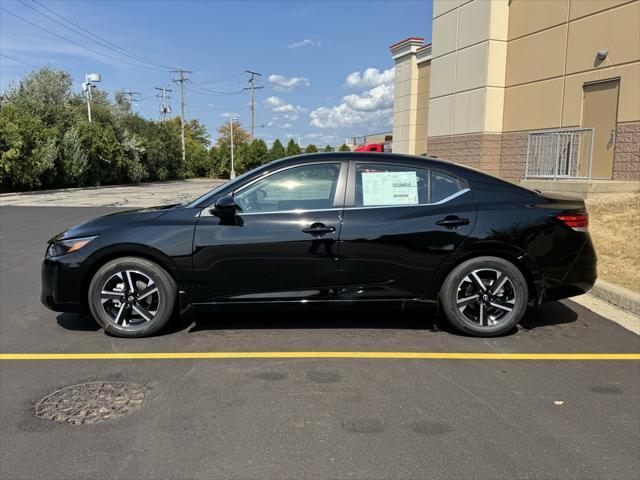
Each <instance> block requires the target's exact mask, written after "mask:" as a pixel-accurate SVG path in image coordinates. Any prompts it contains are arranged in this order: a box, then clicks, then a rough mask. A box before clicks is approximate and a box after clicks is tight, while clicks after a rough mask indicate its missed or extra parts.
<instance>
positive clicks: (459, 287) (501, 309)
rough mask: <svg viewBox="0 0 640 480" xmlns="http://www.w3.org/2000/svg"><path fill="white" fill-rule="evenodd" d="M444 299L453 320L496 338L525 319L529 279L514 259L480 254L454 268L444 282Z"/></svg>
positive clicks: (466, 330) (461, 326)
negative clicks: (480, 255) (515, 263)
mask: <svg viewBox="0 0 640 480" xmlns="http://www.w3.org/2000/svg"><path fill="white" fill-rule="evenodd" d="M440 301H441V304H442V308H443V310H444V312H445V314H446V316H447V318H448V320H449V322H450V323H451V324H452V325H453V326H454V327H455V328H456V329H457V330H459V331H461V332H464V333H467V334H469V335H473V336H477V337H494V336H497V335H501V334H504V333H506V332H508V331H510V330H512V329H513V328H514V327H515V326H516V325H517V324H518V323H519V322H520V320H522V317H523V316H524V314H525V312H526V310H527V304H528V302H529V292H528V288H527V282H526V280H525V278H524V276H523V275H522V272H520V270H519V269H518V267H516V266H515V265H514V264H512V263H511V262H509V261H507V260H504V259H503V258H498V257H476V258H472V259H470V260H467V261H465V262H463V263H461V264H460V265H458V266H457V267H456V268H454V269H453V270H452V271H451V272H450V273H449V275H448V276H447V278H446V279H445V281H444V282H443V284H442V288H441V290H440Z"/></svg>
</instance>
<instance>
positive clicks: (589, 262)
mask: <svg viewBox="0 0 640 480" xmlns="http://www.w3.org/2000/svg"><path fill="white" fill-rule="evenodd" d="M597 265H598V258H597V255H596V251H595V249H594V248H593V243H591V238H589V237H588V236H587V241H586V243H585V245H584V247H583V248H582V250H581V251H580V253H579V254H578V256H577V257H576V259H575V261H574V262H573V265H572V266H571V269H570V270H569V271H568V272H567V274H566V276H565V278H564V280H563V282H562V283H561V284H560V285H553V286H549V287H547V288H546V289H545V294H544V300H545V301H551V300H561V299H563V298H568V297H574V296H576V295H582V294H584V293H587V292H588V291H589V290H591V287H593V285H594V283H596V279H597V278H598V268H597Z"/></svg>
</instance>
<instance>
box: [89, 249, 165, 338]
mask: <svg viewBox="0 0 640 480" xmlns="http://www.w3.org/2000/svg"><path fill="white" fill-rule="evenodd" d="M176 295H177V287H176V283H175V281H174V280H173V278H171V276H170V275H169V274H168V273H167V272H166V270H164V269H163V268H162V267H160V266H159V265H157V264H156V263H154V262H151V261H149V260H147V259H144V258H138V257H122V258H117V259H115V260H111V261H110V262H107V263H106V264H104V265H103V266H102V267H101V268H100V269H99V270H98V271H97V272H96V273H95V275H94V276H93V279H92V280H91V284H90V285H89V292H88V301H89V309H90V310H91V314H92V315H93V318H94V319H95V320H96V321H97V322H98V323H99V324H100V326H102V327H103V328H104V329H105V330H106V331H107V332H109V333H111V334H113V335H116V336H118V337H146V336H149V335H152V334H154V333H156V332H157V331H158V330H160V329H161V328H162V327H163V326H164V325H165V324H166V323H167V322H168V321H169V319H170V318H171V316H172V314H173V311H174V306H175V301H176Z"/></svg>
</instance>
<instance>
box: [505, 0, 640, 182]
mask: <svg viewBox="0 0 640 480" xmlns="http://www.w3.org/2000/svg"><path fill="white" fill-rule="evenodd" d="M508 24H509V28H508V49H507V50H508V51H507V68H506V90H505V97H504V117H503V133H504V140H503V141H504V142H507V144H508V145H507V146H508V148H507V149H506V150H505V149H503V150H504V151H503V157H504V159H503V162H502V168H501V172H500V173H501V175H502V176H504V177H506V178H509V179H513V180H515V179H520V178H522V177H523V175H524V163H525V158H526V141H527V137H528V132H529V131H530V130H545V129H559V128H571V127H581V126H592V125H583V111H584V107H585V102H586V101H587V100H585V85H587V84H589V83H591V82H595V81H606V80H612V79H619V89H618V95H619V97H618V105H617V118H616V119H615V122H613V124H612V125H611V128H612V130H613V131H612V134H611V141H612V142H615V143H616V144H615V155H614V160H613V170H612V171H611V170H610V171H609V174H607V175H605V176H604V177H603V178H613V179H619V180H630V179H634V180H638V179H640V154H639V152H638V150H640V141H639V138H638V136H640V1H639V0H555V1H553V2H548V1H544V0H511V2H510V5H509V22H508ZM599 51H606V52H607V55H606V57H605V58H604V59H601V60H599V59H598V58H597V52H599ZM600 128H601V129H603V128H607V129H608V128H609V127H605V126H601V127H600ZM614 132H615V134H614ZM608 138H609V137H608V136H607V139H608ZM633 138H635V143H634V140H633ZM618 143H619V144H620V145H621V146H620V147H619V146H618ZM620 149H622V150H624V151H621V150H620ZM595 151H596V152H598V151H599V149H596V150H595ZM602 161H604V159H602V158H598V157H597V155H596V156H594V158H593V162H594V164H595V163H596V162H602Z"/></svg>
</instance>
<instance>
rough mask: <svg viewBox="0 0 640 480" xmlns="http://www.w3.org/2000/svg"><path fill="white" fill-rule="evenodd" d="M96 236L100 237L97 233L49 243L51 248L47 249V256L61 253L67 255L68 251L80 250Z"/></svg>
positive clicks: (57, 255)
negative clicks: (91, 235)
mask: <svg viewBox="0 0 640 480" xmlns="http://www.w3.org/2000/svg"><path fill="white" fill-rule="evenodd" d="M96 238H98V236H97V235H95V236H93V237H83V238H70V239H68V240H57V241H55V242H53V243H50V244H49V248H48V249H47V257H59V256H60V255H66V254H67V253H71V252H75V251H76V250H80V249H81V248H82V247H84V246H85V245H86V244H87V243H89V242H91V241H93V240H95V239H96Z"/></svg>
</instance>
